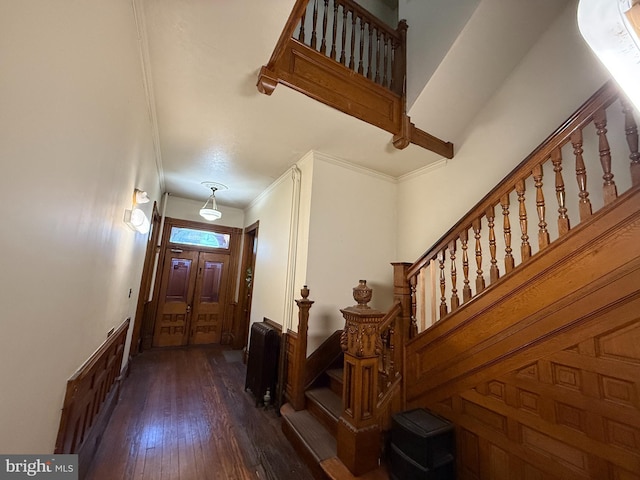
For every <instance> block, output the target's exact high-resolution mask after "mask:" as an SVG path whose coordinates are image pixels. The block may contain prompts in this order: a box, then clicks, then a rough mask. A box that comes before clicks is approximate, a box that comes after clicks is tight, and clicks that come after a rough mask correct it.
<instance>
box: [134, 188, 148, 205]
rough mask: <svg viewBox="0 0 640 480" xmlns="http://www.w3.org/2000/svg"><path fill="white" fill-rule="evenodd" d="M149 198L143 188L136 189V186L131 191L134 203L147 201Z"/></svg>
mask: <svg viewBox="0 0 640 480" xmlns="http://www.w3.org/2000/svg"><path fill="white" fill-rule="evenodd" d="M149 201H150V198H149V195H148V194H147V192H145V191H144V190H138V189H137V188H136V189H135V190H134V191H133V203H134V205H139V204H141V203H149Z"/></svg>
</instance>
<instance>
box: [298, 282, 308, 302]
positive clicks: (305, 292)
mask: <svg viewBox="0 0 640 480" xmlns="http://www.w3.org/2000/svg"><path fill="white" fill-rule="evenodd" d="M300 295H302V299H303V300H306V299H307V298H309V287H307V286H306V285H305V286H304V287H302V288H301V289H300Z"/></svg>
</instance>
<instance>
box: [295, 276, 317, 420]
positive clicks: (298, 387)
mask: <svg viewBox="0 0 640 480" xmlns="http://www.w3.org/2000/svg"><path fill="white" fill-rule="evenodd" d="M300 295H301V296H302V298H301V299H300V300H296V304H297V305H298V341H297V343H296V348H295V352H294V358H293V362H292V365H293V372H292V374H291V383H292V387H293V394H292V398H291V405H293V408H294V409H295V410H304V408H305V400H304V387H305V384H304V380H305V372H306V365H307V330H308V329H309V309H310V308H311V305H313V303H314V302H313V300H309V289H308V288H307V286H306V285H305V286H304V287H302V289H301V290H300Z"/></svg>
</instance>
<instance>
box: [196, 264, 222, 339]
mask: <svg viewBox="0 0 640 480" xmlns="http://www.w3.org/2000/svg"><path fill="white" fill-rule="evenodd" d="M228 263H229V256H228V255H220V254H216V253H205V252H200V256H199V261H198V274H197V277H196V286H195V295H194V301H193V314H192V318H191V331H190V337H189V343H192V344H208V343H219V342H220V338H221V333H222V332H221V330H222V323H223V319H224V307H225V302H226V298H227V283H228V276H229V269H228V268H227V267H228Z"/></svg>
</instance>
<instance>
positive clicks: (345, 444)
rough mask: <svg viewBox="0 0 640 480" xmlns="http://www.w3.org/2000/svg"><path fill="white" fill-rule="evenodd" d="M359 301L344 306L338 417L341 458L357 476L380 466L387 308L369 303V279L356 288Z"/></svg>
mask: <svg viewBox="0 0 640 480" xmlns="http://www.w3.org/2000/svg"><path fill="white" fill-rule="evenodd" d="M353 298H354V299H355V300H356V302H358V304H357V305H354V306H352V307H347V308H344V309H342V310H340V311H341V312H342V315H343V316H344V319H345V326H344V330H343V333H342V337H341V339H340V345H341V347H342V350H343V351H344V387H343V391H342V405H343V410H342V415H341V416H340V419H339V420H338V435H337V443H338V445H337V447H338V448H337V450H338V452H337V453H338V458H339V459H340V460H341V461H342V463H343V464H344V465H345V466H346V467H347V468H348V469H349V470H350V471H351V473H353V474H354V475H355V476H360V475H362V474H364V473H366V472H368V471H370V470H373V469H375V468H377V467H378V463H379V457H380V442H381V433H380V427H379V423H378V418H377V415H376V406H377V401H378V362H379V355H380V354H381V351H382V344H381V340H380V331H379V325H380V322H381V320H382V318H383V317H384V316H385V314H384V312H380V311H378V310H374V309H372V308H371V307H369V305H367V304H368V303H369V301H370V300H371V289H370V288H369V287H367V282H366V280H360V284H359V285H358V286H357V287H355V288H354V289H353Z"/></svg>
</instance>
